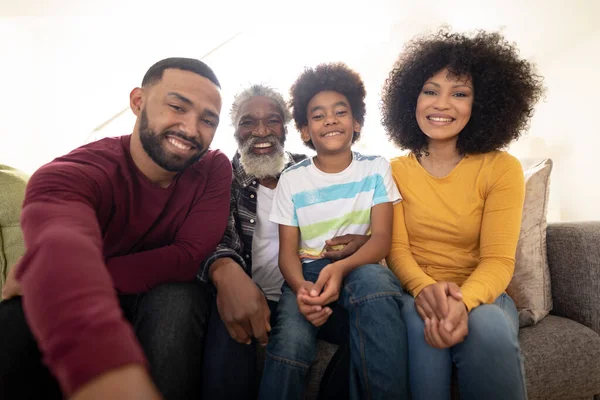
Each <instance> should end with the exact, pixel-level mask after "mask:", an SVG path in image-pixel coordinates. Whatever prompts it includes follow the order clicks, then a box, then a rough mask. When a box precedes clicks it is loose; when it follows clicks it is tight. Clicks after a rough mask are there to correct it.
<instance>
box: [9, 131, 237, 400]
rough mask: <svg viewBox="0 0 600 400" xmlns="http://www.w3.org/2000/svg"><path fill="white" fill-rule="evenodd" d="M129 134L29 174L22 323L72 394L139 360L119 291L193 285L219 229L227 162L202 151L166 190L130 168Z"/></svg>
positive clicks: (227, 181)
mask: <svg viewBox="0 0 600 400" xmlns="http://www.w3.org/2000/svg"><path fill="white" fill-rule="evenodd" d="M129 143H130V136H129V135H128V136H123V137H120V138H109V139H103V140H100V141H98V142H94V143H91V144H88V145H86V146H83V147H80V148H78V149H76V150H74V151H73V152H71V153H69V154H67V155H66V156H63V157H60V158H57V159H56V160H54V161H52V162H51V163H49V164H47V165H45V166H43V167H42V168H40V169H39V170H38V171H36V172H35V174H33V176H32V177H31V179H30V180H29V183H28V186H27V192H26V195H25V201H24V204H23V212H22V217H21V220H22V221H21V222H22V227H23V233H24V237H25V244H26V246H27V253H26V255H25V257H24V258H23V260H22V263H21V266H20V268H19V270H18V274H17V279H18V280H19V281H20V282H21V285H22V287H23V304H24V310H25V314H26V317H27V321H28V323H29V325H30V327H31V329H32V331H33V333H34V335H35V337H36V338H37V341H38V344H39V346H40V349H41V351H42V353H43V354H44V360H45V362H46V364H47V365H48V366H49V367H50V369H51V370H52V371H53V372H54V374H55V375H56V377H57V378H58V380H59V382H60V384H61V386H62V388H63V391H65V393H66V394H71V393H73V392H74V391H75V390H77V389H78V388H79V387H80V386H81V385H83V384H85V383H86V382H88V381H89V380H91V379H92V378H94V377H95V376H97V375H99V374H101V373H103V372H106V371H108V370H110V369H113V368H116V367H119V366H122V365H126V364H131V363H146V361H145V358H144V355H143V353H142V350H141V348H140V346H139V344H138V343H137V340H136V339H135V336H134V333H133V330H132V329H131V327H130V325H129V324H127V323H126V321H125V320H124V318H123V315H122V312H121V310H120V308H119V304H118V300H117V296H116V292H115V288H116V291H117V292H120V293H138V292H144V291H146V290H148V289H150V288H152V287H153V286H156V285H158V284H160V283H163V282H178V281H190V280H193V279H194V277H195V275H196V273H197V271H198V268H199V267H200V265H201V262H202V261H203V260H204V259H205V258H206V257H208V256H209V255H210V254H211V253H212V252H213V251H214V249H215V247H216V246H217V244H218V243H219V241H220V239H221V237H222V235H223V232H224V231H225V228H226V225H227V217H228V213H229V190H230V185H231V164H230V162H229V160H228V159H227V157H226V156H225V155H224V154H223V153H221V152H219V151H209V152H208V153H207V154H206V155H205V156H204V157H203V158H202V159H201V160H200V161H199V162H198V163H196V164H195V165H193V166H192V167H190V168H188V169H187V170H185V171H184V172H182V173H180V174H178V176H177V177H176V178H175V180H174V181H173V183H172V184H171V185H170V186H169V187H168V188H159V187H156V186H154V185H152V184H151V183H150V181H148V179H147V178H146V177H145V176H144V175H143V174H142V173H141V172H140V171H139V170H138V168H137V167H136V165H135V164H134V162H133V160H132V158H131V153H130V148H129Z"/></svg>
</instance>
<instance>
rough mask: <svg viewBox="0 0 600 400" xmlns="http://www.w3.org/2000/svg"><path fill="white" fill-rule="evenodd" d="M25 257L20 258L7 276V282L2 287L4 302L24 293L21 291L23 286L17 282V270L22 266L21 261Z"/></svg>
mask: <svg viewBox="0 0 600 400" xmlns="http://www.w3.org/2000/svg"><path fill="white" fill-rule="evenodd" d="M22 259H23V257H20V258H19V259H18V260H17V263H16V264H15V265H14V266H13V267H12V268H11V269H10V271H8V275H7V276H6V282H5V283H4V286H3V287H2V300H8V299H10V298H13V297H16V296H22V295H23V291H22V290H21V285H20V284H19V282H18V281H17V278H16V276H17V269H18V268H19V265H21V260H22Z"/></svg>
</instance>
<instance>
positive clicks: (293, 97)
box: [290, 62, 366, 150]
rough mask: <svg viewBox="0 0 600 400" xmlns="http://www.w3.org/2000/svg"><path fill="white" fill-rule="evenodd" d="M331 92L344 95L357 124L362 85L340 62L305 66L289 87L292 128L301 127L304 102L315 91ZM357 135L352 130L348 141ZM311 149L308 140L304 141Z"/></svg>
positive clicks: (305, 120)
mask: <svg viewBox="0 0 600 400" xmlns="http://www.w3.org/2000/svg"><path fill="white" fill-rule="evenodd" d="M323 91H333V92H338V93H340V94H343V95H344V96H346V98H347V99H348V101H349V102H350V107H351V109H352V116H353V117H354V120H355V121H356V122H358V123H359V124H360V125H361V126H362V125H363V123H364V121H365V113H366V106H365V96H366V91H365V85H364V83H363V81H362V78H361V77H360V75H359V74H358V73H356V72H354V71H353V70H351V69H350V68H348V66H347V65H346V64H344V63H341V62H337V63H331V64H319V65H317V66H316V67H315V68H306V69H305V70H304V72H303V73H302V74H301V75H300V76H299V77H298V79H296V82H294V84H293V85H292V87H291V88H290V107H291V108H292V116H293V118H294V122H295V124H296V128H297V129H298V130H301V129H302V127H304V126H307V125H308V117H307V111H308V110H307V108H308V102H309V101H310V100H311V99H312V98H313V97H314V96H315V95H316V94H317V93H319V92H323ZM359 138H360V132H354V135H353V137H352V143H354V142H356V141H357V140H358V139H359ZM304 144H306V145H307V146H308V147H310V148H311V149H313V150H314V148H315V146H314V145H313V143H312V140H309V141H308V142H304Z"/></svg>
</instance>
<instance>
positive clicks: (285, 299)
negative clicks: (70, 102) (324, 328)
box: [267, 288, 317, 368]
mask: <svg viewBox="0 0 600 400" xmlns="http://www.w3.org/2000/svg"><path fill="white" fill-rule="evenodd" d="M316 337H317V328H316V327H315V326H314V325H312V324H311V323H310V322H308V320H306V318H304V315H302V314H301V313H300V310H299V309H298V305H297V303H296V296H295V295H294V294H293V292H292V291H291V290H290V289H289V288H286V289H284V290H283V292H282V295H281V298H280V300H279V305H278V307H277V319H276V321H275V325H274V326H273V328H272V331H271V336H270V337H269V344H268V345H267V356H268V357H270V358H273V359H274V360H276V361H281V362H286V363H289V364H291V365H296V366H298V367H301V368H308V367H309V366H310V365H311V364H312V362H313V361H314V359H315V357H316V342H317V338H316Z"/></svg>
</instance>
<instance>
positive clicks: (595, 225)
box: [306, 222, 600, 400]
mask: <svg viewBox="0 0 600 400" xmlns="http://www.w3.org/2000/svg"><path fill="white" fill-rule="evenodd" d="M547 247H548V262H549V265H550V272H551V278H552V297H553V302H554V309H553V311H552V312H551V315H549V316H547V317H546V318H544V319H543V320H542V321H540V322H539V323H538V324H537V325H535V326H531V327H527V328H523V329H521V331H520V333H519V339H520V342H521V350H522V352H523V357H524V363H525V373H526V380H527V391H528V396H529V400H575V399H578V400H579V399H590V400H591V399H593V398H594V395H597V396H596V397H595V399H596V400H600V222H580V223H560V224H550V225H549V226H548V229H547ZM334 351H335V346H333V345H330V344H328V343H325V342H319V351H318V358H317V360H316V361H315V363H314V364H313V366H312V367H311V372H310V377H309V382H308V391H307V396H306V398H307V399H315V398H316V397H317V393H318V389H319V381H320V378H321V376H322V374H323V372H324V371H325V368H326V366H327V364H328V362H329V359H330V358H331V357H332V355H333V353H334ZM453 397H454V396H453Z"/></svg>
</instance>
